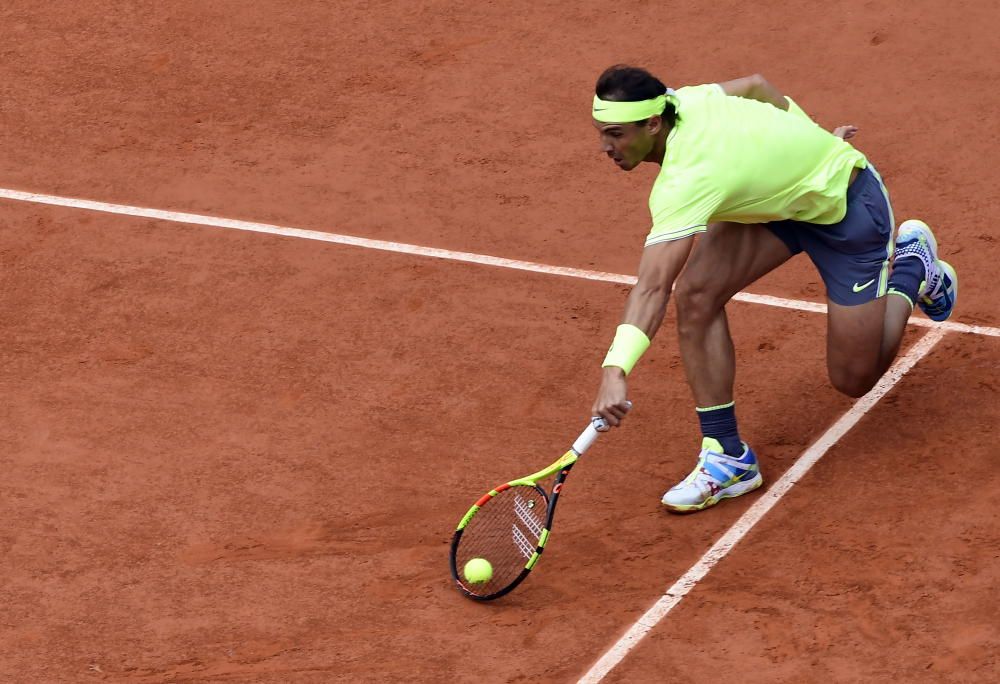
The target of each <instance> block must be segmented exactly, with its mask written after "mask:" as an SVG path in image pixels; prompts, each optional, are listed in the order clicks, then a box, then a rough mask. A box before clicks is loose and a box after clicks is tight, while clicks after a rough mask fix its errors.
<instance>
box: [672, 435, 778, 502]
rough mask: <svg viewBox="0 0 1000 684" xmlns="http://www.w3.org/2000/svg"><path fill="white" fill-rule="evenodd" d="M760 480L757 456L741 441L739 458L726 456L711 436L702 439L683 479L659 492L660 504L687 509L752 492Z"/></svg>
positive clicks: (762, 481)
mask: <svg viewBox="0 0 1000 684" xmlns="http://www.w3.org/2000/svg"><path fill="white" fill-rule="evenodd" d="M763 483H764V478H763V477H761V474H760V467H759V466H758V465H757V456H756V455H754V453H753V450H752V449H751V448H750V447H749V446H748V445H747V444H746V442H744V443H743V453H742V455H741V456H740V457H739V458H733V457H732V456H727V455H726V454H725V453H723V451H722V445H721V444H719V442H718V441H717V440H715V439H712V438H711V437H706V438H704V439H703V440H702V448H701V454H700V455H699V457H698V464H697V465H696V466H695V467H694V470H692V471H691V474H690V475H688V476H687V477H686V478H684V480H682V481H681V482H679V483H678V484H677V485H676V486H674V487H671V488H670V490H669V491H668V492H667V493H666V494H664V495H663V499H661V501H662V502H663V505H664V506H666V507H667V508H669V509H670V510H672V511H675V512H677V513H690V512H693V511H700V510H702V509H705V508H708V507H709V506H714V505H715V504H717V503H719V501H721V500H722V499H728V498H731V497H734V496H739V495H741V494H746V493H747V492H752V491H753V490H755V489H757V488H758V487H760V486H761V485H762V484H763Z"/></svg>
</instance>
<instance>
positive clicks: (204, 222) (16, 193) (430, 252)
mask: <svg viewBox="0 0 1000 684" xmlns="http://www.w3.org/2000/svg"><path fill="white" fill-rule="evenodd" d="M0 198H2V199H8V200H14V201H17V202H31V203H34V204H49V205H53V206H57V207H71V208H73V209H85V210H88V211H99V212H103V213H106V214H122V215H125V216H138V217H142V218H151V219H158V220H160V221H171V222H173V223H187V224H192V225H198V226H212V227H214V228H229V229H231V230H243V231H248V232H252V233H268V234H270V235H283V236H286V237H296V238H301V239H304V240H318V241H321V242H332V243H336V244H340V245H351V246H354V247H364V248H365V249H377V250H382V251H386V252H397V253H400V254H413V255H416V256H424V257H434V258H436V259H447V260H450V261H464V262H467V263H472V264H482V265H485V266H497V267H500V268H511V269H515V270H519V271H532V272H535V273H547V274H549V275H560V276H566V277H569V278H583V279H585V280H600V281H604V282H609V283H620V284H623V285H635V282H636V279H635V276H629V275H623V274H620V273H604V272H602V271H587V270H584V269H579V268H569V267H566V266H551V265H548V264H539V263H534V262H531V261H518V260H517V259H504V258H503V257H495V256H489V255H486V254H474V253H472V252H456V251H453V250H450V249H438V248H435V247H423V246H421V245H411V244H406V243H403V242H388V241H386V240H372V239H369V238H361V237H354V236H352V235H342V234H339V233H326V232H322V231H318V230H305V229H302V228H289V227H286V226H276V225H271V224H269V223H255V222H253V221H240V220H237V219H227V218H217V217H214V216H205V215H202V214H189V213H185V212H180V211H169V210H165V209H149V208H146V207H133V206H129V205H127V204H110V203H108V202H98V201H95V200H86V199H76V198H73V197H60V196H58V195H42V194H39V193H35V192H24V191H21V190H11V189H8V188H0ZM733 299H735V300H736V301H739V302H748V303H750V304H763V305H765V306H776V307H780V308H783V309H796V310H798V311H812V312H816V313H825V312H826V305H825V304H820V303H817V302H806V301H802V300H799V299H784V298H781V297H771V296H770V295H758V294H750V293H747V292H740V293H739V294H737V295H736V296H735V297H733ZM910 323H911V324H913V325H919V326H923V327H934V328H939V329H941V328H943V329H945V330H949V331H952V332H960V333H973V334H977V335H989V336H990V337H1000V328H994V327H988V326H981V325H967V324H965V323H951V322H945V323H935V322H934V321H931V320H928V319H925V318H911V319H910Z"/></svg>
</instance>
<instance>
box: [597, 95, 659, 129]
mask: <svg viewBox="0 0 1000 684" xmlns="http://www.w3.org/2000/svg"><path fill="white" fill-rule="evenodd" d="M668 102H669V103H671V104H672V105H674V107H677V95H676V93H674V91H673V90H671V89H670V88H667V92H665V93H664V94H663V95H660V96H659V97H654V98H653V99H652V100H640V101H639V102H616V101H614V100H602V99H601V98H599V97H597V95H594V110H593V115H594V118H595V119H596V120H598V121H600V122H601V123H632V122H634V121H644V120H646V119H648V118H649V117H651V116H659V115H660V114H662V113H663V109H664V108H665V107H666V106H667V103H668Z"/></svg>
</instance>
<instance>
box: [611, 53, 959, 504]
mask: <svg viewBox="0 0 1000 684" xmlns="http://www.w3.org/2000/svg"><path fill="white" fill-rule="evenodd" d="M593 118H594V126H595V128H596V129H597V130H598V132H599V134H600V137H601V143H602V146H603V150H604V151H605V153H606V154H607V155H608V156H609V157H610V158H611V159H612V160H614V162H615V163H616V164H617V165H618V166H619V167H620V168H622V169H623V170H626V171H630V170H632V169H633V168H635V167H636V166H638V165H639V164H640V163H642V162H650V163H654V164H659V165H660V167H661V169H660V173H659V175H658V176H657V179H656V181H655V183H654V184H653V189H652V191H651V193H650V197H649V208H650V212H651V214H652V221H653V227H652V229H651V231H650V233H649V235H648V237H647V238H646V243H645V248H644V250H643V254H642V258H641V260H640V263H639V274H638V282H637V283H636V285H635V287H634V288H633V289H632V292H631V293H630V294H629V297H628V300H627V302H626V305H625V312H624V315H623V316H622V322H621V325H620V326H618V330H617V333H616V335H615V338H614V342H613V344H612V345H611V349H610V350H609V352H608V355H607V358H606V359H605V361H604V364H603V365H604V371H603V377H602V381H601V386H600V389H599V391H598V394H597V399H596V401H595V402H594V406H593V410H594V414H595V415H600V416H602V417H604V418H605V419H606V420H608V421H609V422H610V423H611V424H612V425H619V424H620V422H621V421H622V420H623V419H624V417H625V413H626V411H627V406H628V405H627V401H626V395H627V383H626V376H627V375H628V373H629V372H630V371H631V370H632V368H633V366H634V365H635V363H636V362H637V361H638V359H639V357H640V356H641V355H642V354H643V352H644V351H645V350H646V348H647V347H648V346H649V344H650V340H651V339H652V338H653V336H654V334H655V333H656V331H657V330H658V329H659V327H660V324H661V323H662V321H663V316H664V313H665V311H666V306H667V300H668V298H669V297H670V294H671V291H673V293H674V296H675V299H676V305H677V328H678V337H679V341H680V349H681V355H682V358H683V362H684V369H685V373H686V375H687V379H688V383H689V384H690V386H691V391H692V393H693V395H694V400H695V404H696V407H697V408H696V413H697V416H698V419H699V422H700V423H701V428H702V434H703V440H702V449H701V453H700V456H699V459H698V464H697V465H696V466H695V469H694V470H693V471H692V472H691V474H690V475H689V476H688V477H687V478H685V479H684V480H683V481H682V482H680V483H679V484H678V485H676V486H675V487H673V488H671V489H670V490H669V491H668V492H667V493H666V494H664V496H663V503H664V504H665V505H666V506H667V507H668V508H670V509H671V510H673V511H678V512H686V511H695V510H701V509H703V508H706V507H708V506H712V505H714V504H716V503H718V502H719V501H720V500H721V499H723V498H727V497H732V496H738V495H740V494H743V493H746V492H748V491H751V490H753V489H756V488H757V487H759V486H760V485H761V484H762V483H763V479H762V477H761V474H760V468H759V466H758V464H757V458H756V456H755V454H754V452H753V450H752V449H750V447H749V446H748V445H747V444H746V443H745V442H743V441H742V440H741V439H740V435H739V430H738V428H737V422H736V413H735V404H734V400H733V383H734V378H735V371H736V369H735V362H736V357H735V352H734V349H733V343H732V339H731V337H730V335H729V325H728V321H727V319H726V312H725V305H726V303H727V302H728V301H729V300H730V298H732V296H733V295H735V294H736V293H737V292H739V291H740V290H742V289H743V288H745V287H746V286H747V285H749V284H751V283H753V282H754V281H755V280H757V279H758V278H760V277H761V276H763V275H764V274H766V273H768V272H770V271H772V270H773V269H775V268H777V267H778V266H780V265H781V264H783V263H785V262H786V261H788V259H790V258H791V257H792V256H794V255H795V254H798V253H799V252H806V253H807V254H808V255H809V257H810V258H811V259H812V261H813V263H814V264H815V265H816V268H817V269H818V270H819V273H820V275H821V276H822V278H823V282H824V284H825V285H826V290H827V303H828V307H829V310H828V330H827V368H828V372H829V376H830V380H831V382H832V383H833V386H834V387H836V388H837V389H838V390H839V391H841V392H843V393H845V394H847V395H849V396H852V397H860V396H862V395H863V394H865V393H866V392H867V391H868V390H870V389H871V388H872V386H874V384H875V383H876V382H877V381H878V379H879V378H880V377H881V376H882V374H883V373H884V372H885V371H886V370H887V369H888V368H889V366H890V364H891V363H892V361H893V359H894V358H895V357H896V353H897V351H898V350H899V345H900V342H901V340H902V337H903V333H904V332H905V329H906V322H907V319H908V318H909V316H910V313H911V312H912V310H913V306H914V305H915V304H916V305H918V306H920V308H921V309H923V311H924V312H925V313H926V314H927V315H928V316H929V317H930V318H932V319H934V320H938V321H943V320H945V319H946V318H948V316H950V315H951V312H952V310H953V308H954V306H955V299H956V297H957V294H958V278H957V275H956V273H955V270H954V269H953V268H952V267H951V266H950V265H949V264H947V263H946V262H944V261H941V260H940V259H938V256H937V243H936V241H935V238H934V234H933V233H932V232H931V229H930V228H929V227H928V226H927V225H926V224H925V223H923V222H921V221H915V220H910V221H905V222H904V223H903V224H902V225H901V226H900V227H899V233H898V235H896V236H895V240H894V239H893V230H894V220H893V215H892V208H891V205H890V204H889V196H888V193H887V191H886V189H885V186H884V185H883V183H882V180H881V178H880V177H879V175H878V173H877V172H876V170H875V168H874V167H873V166H872V165H871V164H870V163H869V162H868V160H867V159H866V158H865V156H864V155H863V154H862V153H861V152H859V151H858V150H856V149H855V148H854V147H852V146H851V145H850V144H849V143H847V142H846V141H845V140H843V139H842V138H841V137H838V135H839V136H843V137H849V136H850V135H851V134H852V132H853V130H852V129H850V127H845V128H843V129H838V135H833V134H831V133H829V132H827V131H825V130H823V129H821V128H820V127H819V126H817V125H816V124H815V123H814V122H813V121H812V120H811V119H810V118H809V117H808V115H806V114H805V112H803V111H802V109H800V108H799V107H798V105H796V103H795V102H793V101H792V100H791V99H790V98H787V97H785V96H784V95H782V94H781V93H780V92H779V91H778V90H777V89H775V87H774V86H773V85H771V84H770V83H768V82H767V81H766V80H765V79H764V78H762V77H760V76H751V77H748V78H742V79H738V80H735V81H728V82H725V83H720V84H709V85H701V86H693V87H686V88H681V89H679V90H678V91H676V92H674V91H672V90H670V89H668V88H667V87H666V86H665V85H664V84H663V83H662V82H661V81H660V80H659V79H657V78H655V77H654V76H652V75H651V74H650V73H649V72H647V71H645V70H643V69H639V68H635V67H628V66H615V67H611V68H609V69H608V70H606V71H605V72H604V73H603V74H602V75H601V77H600V78H599V79H598V81H597V87H596V95H595V97H594V104H593ZM700 233H704V235H703V236H701V237H700V239H699V240H698V242H697V245H696V244H695V236H696V235H698V234H700ZM685 264H686V265H687V267H686V269H684V274H683V276H681V277H680V279H679V280H678V275H679V274H680V273H681V269H682V268H684V266H685ZM675 281H677V282H676V287H675V286H674V284H675ZM887 295H892V296H887Z"/></svg>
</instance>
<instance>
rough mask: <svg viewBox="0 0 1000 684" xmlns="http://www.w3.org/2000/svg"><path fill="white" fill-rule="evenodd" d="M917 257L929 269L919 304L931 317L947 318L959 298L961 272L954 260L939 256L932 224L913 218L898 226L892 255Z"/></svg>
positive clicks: (939, 319) (896, 259) (920, 292)
mask: <svg viewBox="0 0 1000 684" xmlns="http://www.w3.org/2000/svg"><path fill="white" fill-rule="evenodd" d="M914 258H916V259H920V261H922V262H923V264H924V271H925V273H926V275H925V276H924V281H923V282H922V283H921V284H920V290H919V292H917V302H916V303H917V306H919V307H920V309H921V310H922V311H923V312H924V313H925V314H927V317H928V318H930V319H931V320H932V321H944V320H947V319H948V317H949V316H951V312H952V311H953V310H954V309H955V301H956V300H957V299H958V274H957V273H956V272H955V269H954V268H952V266H951V264H949V263H948V262H947V261H942V260H941V259H938V253H937V240H935V239H934V233H933V232H931V229H930V226H928V225H927V224H926V223H924V222H923V221H918V220H916V219H910V220H908V221H903V223H902V224H901V225H900V226H899V235H898V236H897V237H896V250H895V255H894V257H893V259H894V261H899V260H900V259H914Z"/></svg>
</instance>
